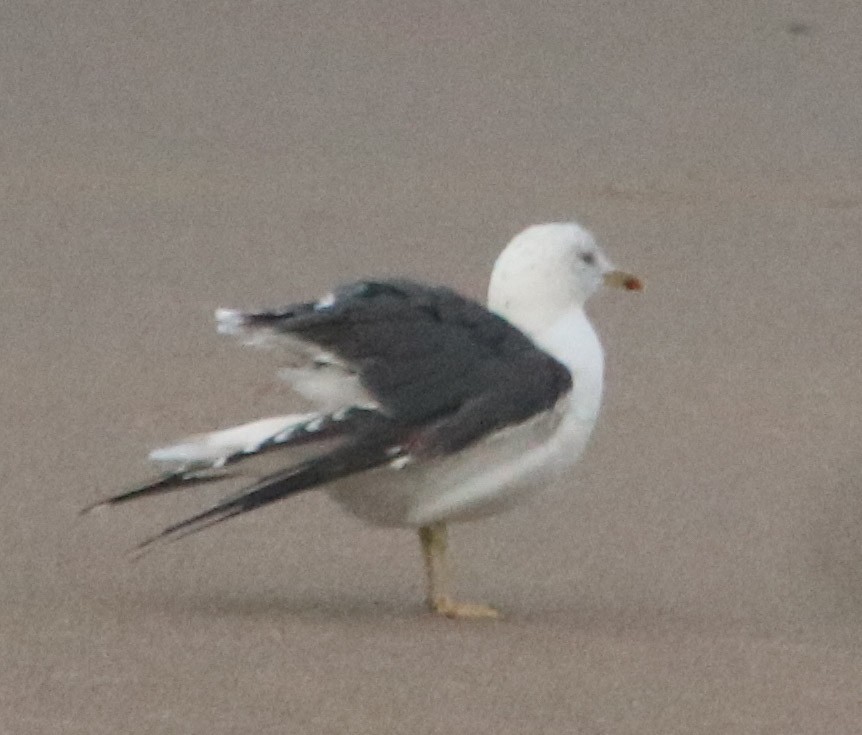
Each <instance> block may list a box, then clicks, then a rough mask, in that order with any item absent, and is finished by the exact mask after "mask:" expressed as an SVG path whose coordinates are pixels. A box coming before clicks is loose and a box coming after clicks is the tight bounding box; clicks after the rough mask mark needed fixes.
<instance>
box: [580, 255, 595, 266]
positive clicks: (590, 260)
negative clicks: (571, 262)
mask: <svg viewBox="0 0 862 735" xmlns="http://www.w3.org/2000/svg"><path fill="white" fill-rule="evenodd" d="M581 260H582V261H583V262H584V263H585V264H586V265H595V264H596V256H595V254H594V253H581Z"/></svg>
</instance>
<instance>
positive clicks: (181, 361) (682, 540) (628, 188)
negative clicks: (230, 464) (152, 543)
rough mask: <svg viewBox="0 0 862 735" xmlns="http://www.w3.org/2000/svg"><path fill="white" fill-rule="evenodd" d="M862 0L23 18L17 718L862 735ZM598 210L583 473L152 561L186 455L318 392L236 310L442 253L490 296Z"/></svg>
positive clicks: (4, 124)
mask: <svg viewBox="0 0 862 735" xmlns="http://www.w3.org/2000/svg"><path fill="white" fill-rule="evenodd" d="M860 29H862V6H859V5H858V4H857V3H855V2H843V1H842V0H822V1H818V2H813V3H812V2H806V3H803V2H782V1H779V0H775V1H774V2H762V3H745V2H738V1H734V2H727V3H709V2H690V3H685V4H679V3H671V2H661V1H657V2H650V3H636V2H626V1H624V0H609V1H608V2H602V3H589V2H582V3H572V2H543V3H537V4H529V3H521V2H514V1H513V2H505V1H497V2H477V3H458V2H443V3H437V4H433V5H428V4H423V3H403V2H401V3H395V2H372V1H371V0H361V1H359V2H352V3H336V2H327V1H326V0H323V1H320V2H315V3H292V2H288V3H275V2H264V1H261V2H248V3H239V2H220V3H206V2H188V3H182V4H177V3H169V2H151V3H146V4H137V3H125V2H99V1H96V0H91V1H89V2H38V3H24V2H14V1H13V2H7V3H4V4H3V5H2V7H0V92H2V96H0V180H2V182H3V197H2V199H0V255H2V264H3V267H2V268H0V332H2V335H3V342H2V344H3V355H2V359H0V411H2V415H3V416H4V417H5V420H4V421H3V422H2V425H0V442H2V445H3V447H4V452H3V455H4V459H3V460H2V462H0V477H2V481H3V482H2V489H0V493H2V496H0V497H2V499H3V502H4V505H5V512H4V513H3V516H2V519H0V648H2V650H3V655H2V656H0V695H2V696H0V732H10V733H13V732H14V733H41V732H45V733H49V732H50V733H54V732H64V733H65V732H68V733H74V732H82V733H103V732H104V733H116V732H136V733H137V732H154V733H155V732H184V733H196V732H206V733H210V734H213V733H233V732H314V733H317V732H332V733H354V732H369V733H371V732H376V733H379V732H416V733H426V732H427V733H436V732H441V733H442V732H450V731H452V730H456V731H457V730H462V731H464V730H467V729H468V728H469V730H470V731H471V732H476V733H484V732H487V733H495V734H499V733H507V732H512V733H516V732H517V733H520V732H561V733H562V732H565V733H570V732H578V733H580V732H584V733H620V732H632V733H645V732H656V733H659V732H660V733H671V732H680V733H689V732H710V733H711V732H716V733H718V732H721V733H731V732H733V733H735V732H740V733H742V732H761V733H762V732H775V733H779V732H790V731H799V732H806V733H814V732H824V733H827V732H828V733H835V732H850V731H852V730H853V729H854V728H856V727H858V722H859V721H860V718H862V700H860V696H859V691H860V684H862V682H860V674H859V672H860V671H862V624H860V618H862V540H860V538H861V536H860V531H862V488H860V479H859V478H860V471H862V462H860V449H859V439H858V433H857V432H858V423H859V416H860V411H859V406H860V398H862V386H860V381H859V365H860V364H862V330H860V328H859V325H860V322H862V301H860V298H859V294H858V286H857V281H858V278H859V273H860V266H862V250H860V244H859V231H860V224H862V206H860V205H862V177H860V173H859V172H860V170H862V167H860V166H862V126H860V124H859V121H860V117H862V95H860V86H859V85H860V81H859V80H860V79H862V53H860V46H859V34H860ZM572 218H575V219H578V220H579V221H581V222H582V223H583V224H585V225H586V226H588V227H589V228H591V229H592V230H593V231H594V232H595V233H596V235H597V237H598V238H599V240H600V241H601V242H602V244H603V245H604V247H605V248H606V250H607V251H608V253H609V255H610V256H611V257H612V258H613V259H614V261H615V262H616V264H617V265H618V266H620V267H622V268H625V269H626V270H629V271H632V272H635V273H638V274H639V275H640V276H642V277H643V279H644V280H645V283H646V291H645V292H644V293H643V294H642V295H640V296H636V297H635V296H631V297H630V296H627V295H625V294H608V295H606V296H605V297H603V298H601V299H600V300H597V301H595V302H593V303H592V304H591V314H592V316H593V318H594V321H595V323H596V325H597V328H598V330H599V332H600V334H601V336H602V339H603V342H604V344H605V347H606V351H607V355H608V367H607V379H606V401H605V407H604V410H603V414H602V417H601V420H600V425H599V428H598V430H597V432H596V434H595V436H594V439H593V441H592V444H591V446H590V448H589V450H588V452H587V453H586V456H585V457H584V459H583V461H582V462H581V463H580V465H579V469H578V472H577V474H576V475H575V476H573V477H572V478H571V481H570V482H568V483H565V484H564V485H561V486H560V487H558V488H555V489H554V490H553V492H552V493H550V494H549V495H548V496H546V497H545V498H543V499H541V500H538V501H537V502H536V503H534V504H533V505H531V506H529V507H525V508H523V509H520V510H518V511H516V512H514V513H512V514H510V515H506V516H502V517H499V518H496V519H492V520H489V521H485V522H482V523H477V524H475V525H465V526H460V527H457V528H456V529H455V530H454V534H453V545H454V553H455V558H456V560H457V562H458V567H459V570H458V571H459V587H460V589H461V590H462V592H463V594H464V596H465V597H470V598H476V599H480V600H484V601H489V602H493V603H495V604H497V605H499V606H500V607H501V608H502V609H503V610H504V611H505V612H506V613H507V619H506V620H505V621H503V622H501V623H498V624H492V625H476V626H470V625H458V624H456V625H453V624H451V623H448V622H447V621H436V620H433V619H430V618H429V617H428V616H426V615H425V614H424V612H423V610H422V607H421V595H422V576H421V567H420V561H419V555H418V550H417V548H416V546H417V542H416V540H415V538H414V536H413V534H411V533H409V532H398V531H395V532H393V531H381V530H377V529H373V528H367V527H365V526H363V525H361V524H360V523H359V522H358V521H355V520H354V519H352V518H350V517H347V516H345V515H343V514H342V513H340V512H339V511H338V509H337V508H336V507H335V506H333V505H331V504H330V503H329V502H328V501H327V500H326V499H325V498H323V497H318V496H317V495H314V494H309V495H307V496H303V497H298V498H296V499H293V500H291V501H290V502H289V503H284V504H282V505H280V506H277V507H274V508H272V509H271V510H270V511H268V512H267V513H261V514H260V515H257V514H251V515H250V516H248V517H246V518H244V519H242V520H239V521H237V522H235V523H231V524H226V525H224V526H221V527H220V528H219V529H217V530H214V531H212V532H209V533H206V534H201V535H200V536H198V537H195V538H193V539H189V540H187V541H185V542H182V543H178V544H175V545H171V546H170V547H167V548H165V549H163V550H159V552H158V553H157V554H153V555H151V556H150V557H148V558H146V559H145V560H142V561H140V562H138V563H134V564H133V563H130V562H129V560H128V559H127V557H126V551H127V550H128V549H129V548H130V547H131V546H132V545H134V543H135V542H136V541H137V540H140V539H141V538H142V537H143V536H145V535H146V534H148V533H149V532H152V531H154V530H157V529H159V528H160V527H161V526H162V525H164V524H166V523H168V522H170V521H172V520H176V519H178V518H181V517H183V516H184V515H185V514H187V513H189V512H191V511H193V510H196V509H199V508H202V507H204V506H206V505H208V504H209V503H210V502H212V501H213V500H214V499H216V498H217V497H219V495H220V491H219V490H216V491H211V490H194V491H190V492H189V493H188V494H185V495H178V496H175V497H171V498H166V499H164V500H161V501H154V502H152V503H144V504H142V505H137V506H134V507H133V506H129V507H128V508H123V509H120V510H117V511H116V512H111V513H107V514H103V515H100V516H98V517H88V518H78V517H77V512H78V510H79V509H80V508H81V507H82V506H83V505H85V504H87V503H89V502H91V501H93V500H95V499H96V498H98V497H100V496H102V495H105V494H108V493H110V492H112V491H114V490H116V489H118V488H122V487H124V486H126V485H129V484H131V483H133V482H135V481H137V480H139V479H141V478H142V477H145V476H146V475H147V473H148V472H149V471H150V470H149V468H148V467H147V465H146V463H145V457H146V454H147V452H148V451H149V449H151V448H153V447H154V446H157V445H159V444H161V443H163V442H165V441H170V440H173V439H175V438H178V437H181V436H183V435H184V434H187V433H190V432H197V431H204V430H208V429H212V428H216V427H219V426H226V425H229V424H231V423H233V422H237V421H241V420H246V419H251V418H255V417H258V416H263V415H267V414H270V413H283V412H286V411H289V410H296V409H298V408H300V407H301V406H302V404H301V403H300V402H299V400H298V399H296V398H295V397H293V396H292V395H290V393H289V392H288V391H287V389H286V387H284V386H282V385H280V384H279V381H278V380H277V378H276V377H275V367H276V365H275V363H274V362H272V360H271V359H269V358H267V357H266V355H262V354H260V353H255V352H249V351H244V350H241V349H239V348H238V347H237V346H236V345H235V344H233V343H231V342H230V341H226V340H222V339H220V338H219V337H218V335H216V334H215V330H214V329H213V320H212V311H213V309H214V308H215V307H217V306H248V307H251V306H259V305H272V304H278V303H282V302H286V301H290V300H294V299H296V298H302V297H313V296H316V295H318V294H320V293H323V292H324V291H325V290H327V289H328V288H329V287H330V286H331V285H332V284H333V283H334V282H338V281H344V280H349V279H352V278H355V277H359V276H365V275H387V274H388V275H392V274H400V275H408V276H411V277H415V278H420V279H423V280H429V281H437V282H444V283H448V284H450V285H453V286H454V287H456V288H458V289H460V290H462V291H463V292H465V293H467V294H469V295H471V296H474V297H476V298H480V299H481V298H483V297H484V290H485V287H486V285H487V279H488V275H489V273H490V268H491V265H492V263H493V260H494V258H495V257H496V255H497V253H498V252H499V250H500V249H501V248H502V247H503V245H504V244H505V243H506V241H507V240H508V239H509V238H510V237H511V236H512V235H514V234H515V233H516V232H517V231H519V230H520V229H522V228H523V227H525V226H527V225H529V224H531V223H534V222H540V221H547V220H557V219H572Z"/></svg>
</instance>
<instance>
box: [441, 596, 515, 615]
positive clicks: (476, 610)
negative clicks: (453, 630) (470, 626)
mask: <svg viewBox="0 0 862 735" xmlns="http://www.w3.org/2000/svg"><path fill="white" fill-rule="evenodd" d="M428 605H429V607H430V608H431V610H432V612H434V613H436V614H437V615H443V616H444V617H447V618H449V619H451V620H478V619H483V618H484V619H485V620H489V619H491V620H496V619H497V618H499V617H500V613H499V611H497V610H495V609H494V608H493V607H489V606H488V605H481V604H477V603H475V602H456V601H455V600H453V599H452V598H451V597H449V596H447V595H440V596H439V597H435V598H434V599H433V600H430V601H429V602H428Z"/></svg>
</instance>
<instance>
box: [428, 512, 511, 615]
mask: <svg viewBox="0 0 862 735" xmlns="http://www.w3.org/2000/svg"><path fill="white" fill-rule="evenodd" d="M419 541H420V542H421V543H422V557H423V559H424V560H425V573H426V581H427V584H428V607H430V608H431V610H432V611H433V612H435V613H438V614H439V615H445V616H446V617H447V618H497V617H499V616H500V613H498V612H497V611H496V610H495V609H494V608H493V607H488V606H487V605H477V604H474V603H470V602H456V601H455V600H453V599H452V597H451V596H450V594H449V576H450V574H449V566H448V562H447V559H446V549H447V547H448V539H447V534H446V524H445V523H434V524H432V525H430V526H422V528H420V529H419Z"/></svg>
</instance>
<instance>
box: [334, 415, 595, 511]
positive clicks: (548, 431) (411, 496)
mask: <svg viewBox="0 0 862 735" xmlns="http://www.w3.org/2000/svg"><path fill="white" fill-rule="evenodd" d="M561 403H564V404H565V405H564V406H563V405H559V404H558V409H560V410H559V411H557V412H555V415H549V416H545V417H542V418H540V419H534V420H532V421H529V422H526V423H524V424H521V425H519V426H516V427H512V428H510V429H507V430H506V431H504V432H501V433H500V434H499V435H497V436H495V437H493V438H490V439H487V440H485V441H484V442H481V443H479V444H477V445H476V446H474V447H471V448H470V449H468V450H466V451H464V452H460V453H459V454H458V455H457V456H453V457H447V458H445V459H440V460H436V461H434V462H429V463H422V464H419V463H417V464H416V465H409V464H408V465H406V466H405V467H403V468H401V469H396V468H395V467H384V468H380V469H377V470H372V471H370V472H366V473H363V474H362V475H359V476H357V477H352V478H347V479H345V480H342V481H340V482H337V483H335V484H333V485H331V486H330V487H328V488H327V492H328V493H329V495H330V496H331V497H332V498H333V499H334V500H336V502H338V503H339V504H340V505H341V506H342V507H344V508H345V509H346V510H347V511H349V512H351V513H353V514H354V515H357V516H359V517H360V518H363V519H364V520H366V521H370V522H371V523H374V524H377V525H384V526H408V527H416V526H424V525H427V524H429V523H434V522H436V521H468V520H474V519H476V518H482V517H484V516H488V515H493V514H495V513H499V512H501V511H503V510H506V509H507V508H509V507H511V506H512V505H515V504H517V503H518V502H519V501H521V500H523V499H525V498H527V497H531V496H533V495H535V494H536V493H537V492H539V491H541V490H542V489H544V488H546V487H547V486H548V485H550V484H551V483H552V482H553V481H554V480H555V479H556V478H557V477H558V476H559V475H560V474H561V473H563V472H565V470H566V469H568V468H569V467H571V466H572V465H573V464H574V463H575V461H576V460H577V459H578V457H579V456H580V453H581V452H582V451H583V448H584V446H585V445H586V443H587V439H588V438H589V435H590V432H591V431H592V428H593V424H594V422H592V421H590V422H586V423H584V422H582V421H579V420H578V419H577V418H576V417H575V416H574V415H573V414H572V413H571V412H570V411H569V410H568V409H569V399H568V398H566V399H564V400H563V401H561Z"/></svg>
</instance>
